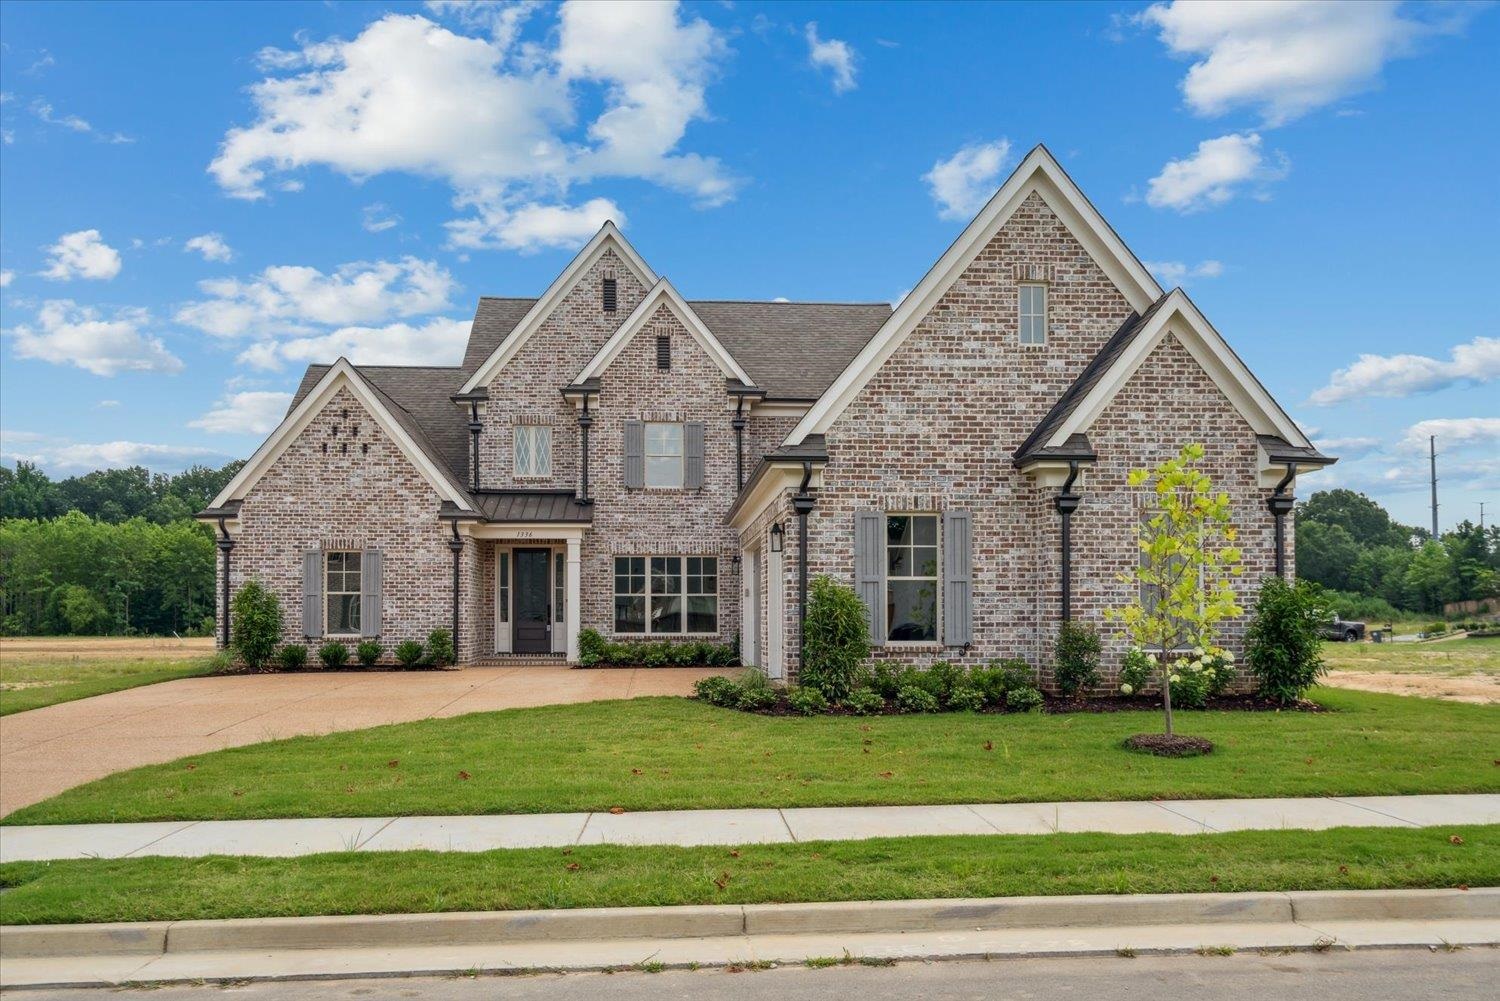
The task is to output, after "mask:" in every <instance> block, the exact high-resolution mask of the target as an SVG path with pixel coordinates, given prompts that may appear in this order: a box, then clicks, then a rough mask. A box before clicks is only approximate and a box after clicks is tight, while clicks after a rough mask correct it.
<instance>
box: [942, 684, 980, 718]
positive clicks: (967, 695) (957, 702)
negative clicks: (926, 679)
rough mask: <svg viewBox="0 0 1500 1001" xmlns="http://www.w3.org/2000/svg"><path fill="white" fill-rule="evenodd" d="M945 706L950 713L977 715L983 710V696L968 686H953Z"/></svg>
mask: <svg viewBox="0 0 1500 1001" xmlns="http://www.w3.org/2000/svg"><path fill="white" fill-rule="evenodd" d="M946 705H947V707H948V710H949V711H950V712H956V713H977V712H978V711H979V710H981V709H983V708H984V695H983V693H981V692H980V691H979V689H977V688H974V687H972V686H970V685H954V686H953V689H952V690H951V691H950V692H949V693H948V701H947V703H946Z"/></svg>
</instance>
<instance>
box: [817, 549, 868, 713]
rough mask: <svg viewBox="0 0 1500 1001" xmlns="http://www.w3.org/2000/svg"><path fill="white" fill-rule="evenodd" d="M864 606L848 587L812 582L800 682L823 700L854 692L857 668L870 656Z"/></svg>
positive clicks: (823, 579)
mask: <svg viewBox="0 0 1500 1001" xmlns="http://www.w3.org/2000/svg"><path fill="white" fill-rule="evenodd" d="M865 615H866V612H865V606H864V602H862V601H860V600H859V595H857V594H855V593H854V589H853V588H852V587H845V586H844V585H842V584H839V583H836V582H835V581H834V580H833V579H832V578H831V577H826V576H820V577H817V578H815V579H814V580H813V582H812V591H811V593H810V595H809V596H808V600H807V625H806V634H805V635H804V636H803V651H802V667H801V679H802V683H803V684H804V685H807V686H809V687H811V688H816V689H817V690H818V691H820V692H822V693H823V695H824V697H826V698H828V699H832V700H834V701H838V700H840V699H842V698H844V697H845V696H847V695H848V694H849V693H850V692H851V691H852V690H853V689H854V682H855V680H856V678H858V676H859V672H860V667H861V665H863V664H864V662H865V661H866V660H867V659H868V658H869V656H870V631H869V628H868V627H867V626H866V624H865Z"/></svg>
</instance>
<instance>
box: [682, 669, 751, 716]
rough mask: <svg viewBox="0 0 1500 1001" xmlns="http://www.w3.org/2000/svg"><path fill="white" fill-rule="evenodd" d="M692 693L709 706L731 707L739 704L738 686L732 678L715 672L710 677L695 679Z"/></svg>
mask: <svg viewBox="0 0 1500 1001" xmlns="http://www.w3.org/2000/svg"><path fill="white" fill-rule="evenodd" d="M693 694H694V695H696V696H697V697H698V698H700V699H702V700H703V701H704V702H707V703H708V704H709V705H711V706H719V707H721V708H724V709H733V708H735V707H736V706H737V705H739V701H740V686H739V685H737V684H735V682H734V680H733V679H732V678H726V677H724V676H723V675H718V674H716V675H714V676H713V677H712V678H699V679H698V680H697V681H695V682H694V683H693Z"/></svg>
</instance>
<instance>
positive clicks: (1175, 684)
mask: <svg viewBox="0 0 1500 1001" xmlns="http://www.w3.org/2000/svg"><path fill="white" fill-rule="evenodd" d="M1171 672H1172V673H1171V674H1170V675H1168V680H1169V681H1170V683H1171V685H1172V705H1173V706H1178V707H1181V708H1183V709H1202V708H1203V707H1204V706H1205V705H1207V704H1208V700H1209V699H1211V698H1214V697H1216V696H1218V695H1220V694H1222V693H1223V691H1224V689H1225V688H1227V687H1229V682H1230V681H1232V680H1234V655H1233V654H1230V653H1228V652H1225V653H1223V654H1210V653H1207V652H1205V651H1204V649H1203V648H1202V647H1197V648H1195V649H1194V650H1193V651H1192V652H1191V653H1186V654H1183V655H1182V656H1180V657H1177V658H1176V659H1174V660H1173V661H1172V662H1171Z"/></svg>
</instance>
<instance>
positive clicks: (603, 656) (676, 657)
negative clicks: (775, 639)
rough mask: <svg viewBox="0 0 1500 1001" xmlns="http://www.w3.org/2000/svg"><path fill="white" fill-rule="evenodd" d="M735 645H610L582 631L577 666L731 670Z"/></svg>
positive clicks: (595, 632) (736, 652)
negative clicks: (729, 668) (674, 667)
mask: <svg viewBox="0 0 1500 1001" xmlns="http://www.w3.org/2000/svg"><path fill="white" fill-rule="evenodd" d="M739 660H740V655H739V647H738V645H737V644H735V643H712V642H709V641H707V640H688V641H685V642H681V643H674V642H672V641H670V640H652V641H649V642H647V641H639V640H635V641H630V642H625V643H611V642H609V641H608V640H606V639H605V638H604V636H603V635H601V634H600V633H599V632H598V630H595V629H584V630H582V631H581V632H579V634H578V663H579V666H581V667H596V666H598V665H601V664H604V665H608V666H610V667H671V666H677V667H734V666H735V665H736V664H738V663H739Z"/></svg>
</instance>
